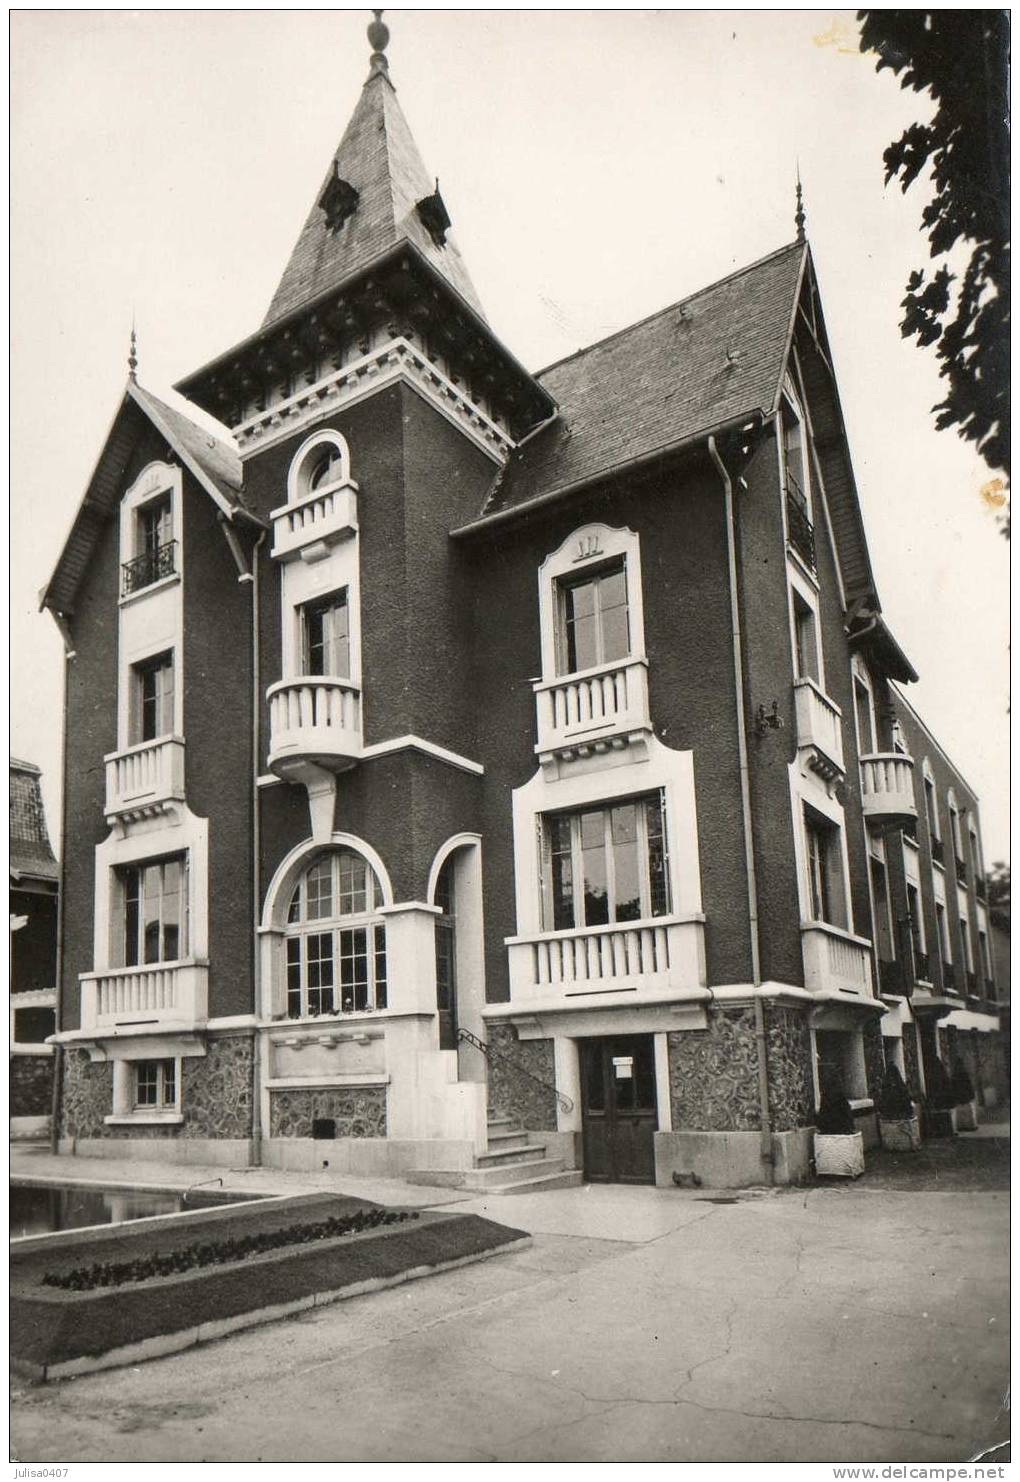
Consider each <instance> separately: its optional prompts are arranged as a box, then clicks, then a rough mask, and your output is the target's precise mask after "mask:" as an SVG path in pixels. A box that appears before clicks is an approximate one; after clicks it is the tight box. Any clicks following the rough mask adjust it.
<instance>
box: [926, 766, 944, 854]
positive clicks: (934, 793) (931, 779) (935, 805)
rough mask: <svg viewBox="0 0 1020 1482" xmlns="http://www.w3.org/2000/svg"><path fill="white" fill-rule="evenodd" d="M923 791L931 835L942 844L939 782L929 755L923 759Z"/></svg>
mask: <svg viewBox="0 0 1020 1482" xmlns="http://www.w3.org/2000/svg"><path fill="white" fill-rule="evenodd" d="M929 785H930V787H931V793H930V797H931V803H932V806H931V808H929V807H928V798H929V792H928V788H929ZM921 791H922V794H923V797H924V815H925V818H926V819H927V822H928V832H929V833H930V834H931V837H932V838H933V839H937V840H938V841H939V843H940V844H941V842H942V818H941V816H940V814H939V789H938V782H937V781H936V778H935V773H934V772H933V770H932V765H931V762H930V761H929V760H928V758H927V757H924V758H923V759H922V761H921ZM933 863H935V864H937V863H938V861H937V860H935V861H933Z"/></svg>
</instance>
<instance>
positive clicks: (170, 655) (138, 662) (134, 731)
mask: <svg viewBox="0 0 1020 1482" xmlns="http://www.w3.org/2000/svg"><path fill="white" fill-rule="evenodd" d="M163 658H166V659H169V661H170V664H169V668H170V675H171V686H172V687H171V697H172V700H173V705H172V714H171V716H170V726H169V729H167V728H165V727H164V728H163V729H162V730H160V731H157V733H156V735H155V736H150V737H148V739H147V740H143V739H142V735H141V732H142V675H143V671H146V670H152V669H153V668H154V667H155V666H156V662H157V660H159V659H163ZM179 687H180V686H179V684H178V676H177V651H176V649H173V648H169V649H166V648H160V649H157V650H156V652H155V653H153V654H150V655H148V656H147V657H146V658H142V659H138V658H136V659H134V660H133V661H132V663H131V669H130V676H129V680H128V708H129V711H130V714H129V716H128V726H129V734H130V736H131V737H132V738H133V739H132V741H131V744H132V745H133V746H155V745H156V744H157V743H158V742H160V741H165V740H167V739H168V738H169V737H171V736H174V735H176V734H178V732H179V730H180V726H179V725H178V724H177V701H178V695H177V692H178V689H179Z"/></svg>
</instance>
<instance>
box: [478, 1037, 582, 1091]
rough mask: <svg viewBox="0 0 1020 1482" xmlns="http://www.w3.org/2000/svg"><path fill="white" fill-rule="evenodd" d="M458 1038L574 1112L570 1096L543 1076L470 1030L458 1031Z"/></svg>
mask: <svg viewBox="0 0 1020 1482" xmlns="http://www.w3.org/2000/svg"><path fill="white" fill-rule="evenodd" d="M457 1038H458V1039H460V1040H463V1041H464V1043H465V1044H468V1045H474V1047H475V1049H476V1050H481V1052H482V1054H483V1055H484V1056H485V1058H486V1060H490V1061H491V1060H502V1061H503V1063H504V1064H505V1065H509V1067H510V1069H511V1070H515V1071H516V1072H517V1074H518V1075H524V1076H527V1078H528V1080H529V1081H534V1082H535V1084H536V1085H537V1086H541V1087H542V1088H543V1090H545V1091H551V1092H552V1093H553V1095H554V1096H555V1097H556V1101H557V1104H558V1105H559V1106H561V1107H562V1108H563V1110H564V1111H565V1112H572V1111H573V1110H574V1103H573V1102H572V1101H571V1099H570V1097H569V1096H564V1094H563V1092H562V1091H560V1090H557V1088H556V1087H555V1086H553V1085H550V1083H549V1082H548V1081H543V1079H542V1077H541V1076H537V1075H532V1073H531V1071H530V1070H525V1069H524V1066H523V1065H518V1064H517V1062H516V1060H514V1059H513V1058H512V1057H511V1056H510V1055H506V1054H504V1053H503V1051H502V1050H494V1049H493V1047H492V1045H487V1044H486V1043H485V1041H484V1040H481V1039H479V1038H478V1036H477V1035H476V1034H472V1033H471V1031H470V1029H458V1030H457Z"/></svg>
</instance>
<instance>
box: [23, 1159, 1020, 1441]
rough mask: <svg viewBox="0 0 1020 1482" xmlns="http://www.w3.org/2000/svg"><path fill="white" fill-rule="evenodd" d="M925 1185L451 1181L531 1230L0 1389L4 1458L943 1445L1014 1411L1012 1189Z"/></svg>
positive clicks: (430, 1193)
mask: <svg viewBox="0 0 1020 1482" xmlns="http://www.w3.org/2000/svg"><path fill="white" fill-rule="evenodd" d="M999 1147H1000V1148H1001V1149H1002V1150H1003V1156H1004V1155H1005V1148H1006V1144H1004V1143H1000V1144H999ZM22 1161H23V1162H24V1161H27V1160H22ZM65 1161H66V1160H60V1162H61V1163H65ZM50 1164H51V1160H50V1159H49V1158H45V1157H43V1158H40V1159H39V1160H37V1161H35V1162H34V1166H36V1167H39V1168H41V1167H42V1166H43V1165H50ZM101 1171H102V1172H103V1173H104V1174H106V1175H108V1169H106V1168H105V1167H104V1168H103V1169H102V1170H101V1169H100V1167H98V1166H96V1167H93V1165H92V1160H84V1159H80V1160H75V1172H76V1173H77V1174H78V1175H79V1176H81V1175H86V1176H88V1175H91V1176H99V1174H100V1172H101ZM168 1172H169V1170H167V1169H165V1168H164V1169H162V1170H160V1176H161V1177H162V1180H163V1181H167V1175H168ZM175 1172H179V1173H180V1175H181V1182H194V1181H196V1179H197V1177H199V1176H201V1174H202V1173H203V1170H194V1169H191V1170H186V1171H181V1170H175ZM139 1176H141V1175H139ZM237 1177H240V1178H244V1177H246V1176H245V1175H238V1176H237ZM237 1177H235V1179H234V1182H235V1183H236V1181H237ZM247 1178H248V1180H249V1185H250V1184H251V1183H258V1184H260V1185H264V1184H271V1183H273V1182H274V1181H275V1182H276V1184H277V1185H279V1178H278V1176H275V1175H272V1174H269V1173H268V1172H266V1171H263V1172H260V1173H257V1174H255V1175H248V1176H247ZM228 1181H229V1180H228ZM351 1182H353V1181H344V1186H345V1187H350V1183H351ZM932 1182H933V1181H932V1180H923V1181H922V1186H921V1187H920V1188H919V1190H918V1191H917V1192H913V1191H911V1192H905V1191H903V1190H900V1189H892V1190H890V1189H885V1188H872V1187H869V1185H868V1182H867V1181H866V1182H865V1183H863V1184H858V1185H854V1186H840V1187H839V1188H817V1189H810V1190H789V1191H762V1192H760V1193H749V1194H743V1195H739V1196H737V1195H726V1194H713V1193H711V1192H710V1191H701V1190H697V1191H695V1190H658V1189H643V1188H620V1187H607V1186H599V1187H594V1186H590V1185H589V1186H586V1187H582V1188H577V1189H565V1190H560V1191H555V1192H547V1193H542V1194H537V1195H523V1196H520V1197H517V1198H509V1199H501V1200H500V1199H489V1200H488V1201H485V1200H484V1199H477V1200H461V1201H458V1203H457V1206H456V1207H457V1208H458V1209H461V1210H477V1211H479V1212H484V1213H485V1214H487V1215H489V1216H490V1217H492V1218H496V1219H500V1218H502V1219H503V1220H505V1221H507V1222H508V1223H513V1224H514V1225H517V1226H523V1228H525V1229H527V1230H529V1231H531V1232H532V1233H533V1235H534V1243H533V1245H532V1247H531V1248H530V1249H526V1250H523V1251H520V1252H519V1253H516V1254H513V1255H510V1256H506V1257H500V1258H497V1259H494V1260H490V1261H486V1262H483V1263H481V1264H479V1265H476V1266H471V1267H467V1268H465V1269H463V1270H458V1271H451V1272H448V1273H445V1274H442V1275H439V1276H435V1277H432V1278H429V1279H427V1280H423V1281H417V1282H413V1283H411V1284H409V1285H407V1286H403V1287H398V1288H394V1289H392V1290H390V1291H386V1292H382V1293H379V1294H376V1295H374V1296H371V1297H363V1298H357V1299H354V1300H352V1301H348V1302H344V1303H341V1304H338V1305H337V1306H334V1307H329V1308H320V1309H318V1310H316V1311H315V1312H313V1313H310V1314H308V1315H307V1316H301V1317H298V1318H294V1319H291V1320H288V1321H285V1322H280V1323H275V1324H271V1325H268V1326H266V1327H262V1328H259V1329H255V1330H252V1331H250V1332H247V1333H241V1334H238V1335H236V1336H234V1337H232V1338H229V1339H226V1340H224V1341H222V1342H220V1343H214V1344H211V1345H209V1346H207V1347H204V1348H198V1349H193V1350H190V1351H188V1352H186V1353H182V1354H178V1355H175V1356H172V1357H169V1358H165V1359H158V1360H155V1361H153V1362H150V1363H148V1364H144V1365H141V1366H139V1367H137V1368H127V1369H121V1370H114V1371H109V1372H106V1373H100V1374H96V1375H92V1376H88V1377H83V1378H79V1379H76V1380H65V1381H63V1382H60V1383H55V1384H52V1385H45V1386H38V1387H35V1386H29V1385H25V1384H16V1386H15V1393H14V1406H13V1420H12V1451H13V1455H14V1456H15V1457H16V1458H17V1460H19V1461H22V1462H69V1461H106V1462H115V1461H126V1462H131V1461H133V1462H148V1461H184V1462H198V1461H259V1460H262V1461H343V1460H348V1461H354V1460H366V1461H409V1460H419V1461H589V1460H590V1461H596V1460H620V1461H628V1460H629V1461H684V1460H687V1461H744V1460H747V1461H749V1460H758V1461H783V1460H803V1461H808V1460H836V1461H839V1460H848V1461H872V1460H876V1461H877V1460H882V1461H915V1462H919V1461H942V1462H949V1461H962V1460H964V1459H966V1458H969V1457H973V1456H974V1455H975V1454H976V1453H978V1452H980V1451H983V1450H984V1449H986V1448H988V1447H991V1446H994V1445H996V1444H1001V1443H1002V1442H1003V1441H1004V1440H1005V1439H1006V1437H1007V1434H1008V1429H1007V1419H1008V1417H1007V1413H1006V1409H1005V1405H1006V1399H1005V1394H1006V1389H1007V1383H1008V1353H1009V1348H1008V1344H1009V1330H1008V1321H1009V1303H1008V1289H1007V1280H1008V1264H1007V1262H1008V1243H1007V1241H1008V1196H1007V1194H1006V1193H1005V1192H998V1191H994V1190H993V1191H991V1192H974V1191H971V1192H949V1193H946V1192H934V1191H932V1187H931V1185H932ZM294 1186H295V1185H294V1182H293V1181H292V1180H291V1179H288V1180H287V1187H288V1188H293V1187H294ZM351 1191H352V1192H365V1190H364V1186H363V1185H360V1184H359V1186H358V1188H356V1189H355V1188H351ZM408 1192H409V1190H408V1189H406V1188H405V1186H403V1185H399V1184H394V1183H389V1184H386V1185H380V1184H376V1185H375V1193H374V1196H375V1197H377V1198H378V1197H381V1196H382V1194H384V1193H385V1194H388V1198H389V1202H399V1201H400V1200H401V1199H402V1197H403V1196H404V1194H405V1193H408ZM414 1193H415V1195H416V1200H417V1202H419V1203H420V1202H422V1200H423V1197H424V1198H432V1199H435V1198H436V1196H437V1195H438V1194H439V1191H438V1190H425V1189H421V1188H419V1189H416V1190H415V1191H414ZM443 1197H445V1196H443Z"/></svg>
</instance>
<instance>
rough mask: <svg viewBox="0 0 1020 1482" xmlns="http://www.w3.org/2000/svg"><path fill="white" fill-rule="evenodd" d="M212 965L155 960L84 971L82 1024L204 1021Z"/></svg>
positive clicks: (153, 1024)
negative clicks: (158, 961)
mask: <svg viewBox="0 0 1020 1482" xmlns="http://www.w3.org/2000/svg"><path fill="white" fill-rule="evenodd" d="M208 973H209V969H208V966H207V965H206V964H205V963H203V962H194V961H186V962H175V963H151V964H148V965H139V966H135V967H115V968H107V969H105V970H104V971H101V972H95V973H82V975H81V979H80V983H81V1024H82V1028H83V1029H86V1030H88V1029H100V1028H107V1029H108V1028H114V1027H116V1026H118V1025H124V1026H127V1027H130V1026H132V1025H133V1026H135V1027H141V1026H143V1025H144V1026H146V1027H153V1028H161V1027H165V1026H167V1025H171V1024H172V1025H175V1026H178V1027H184V1026H194V1025H197V1024H201V1023H204V1021H205V1019H206V1018H207V998H208Z"/></svg>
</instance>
